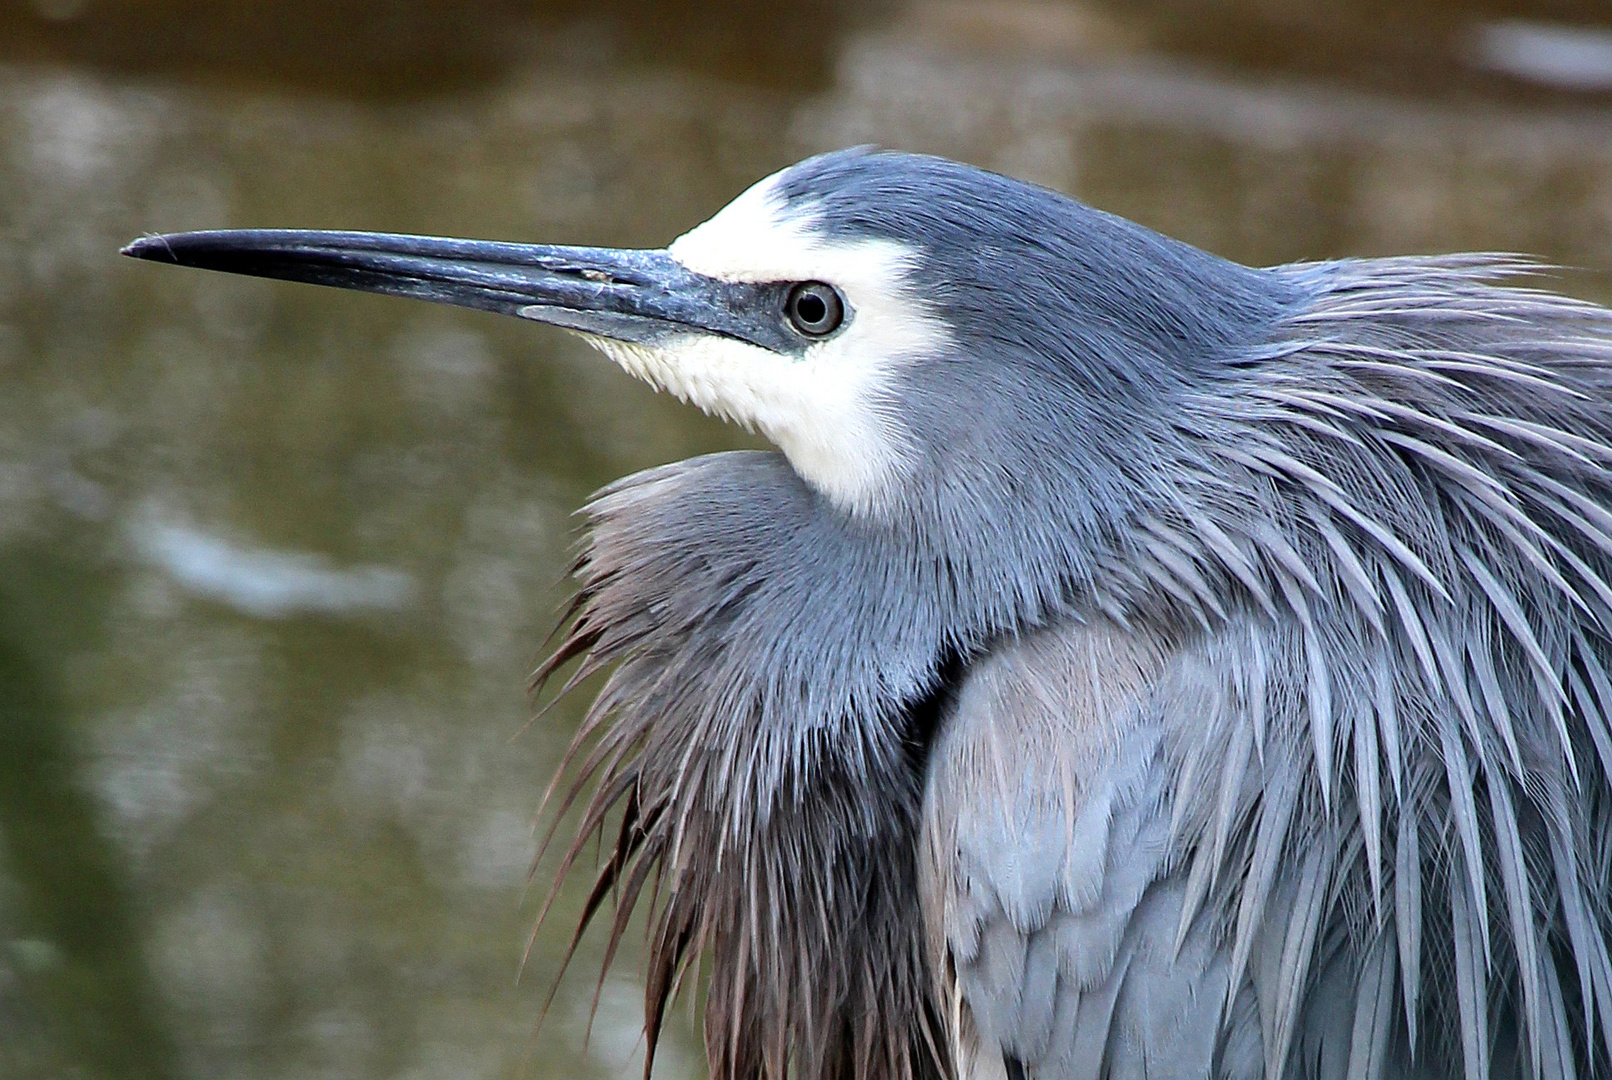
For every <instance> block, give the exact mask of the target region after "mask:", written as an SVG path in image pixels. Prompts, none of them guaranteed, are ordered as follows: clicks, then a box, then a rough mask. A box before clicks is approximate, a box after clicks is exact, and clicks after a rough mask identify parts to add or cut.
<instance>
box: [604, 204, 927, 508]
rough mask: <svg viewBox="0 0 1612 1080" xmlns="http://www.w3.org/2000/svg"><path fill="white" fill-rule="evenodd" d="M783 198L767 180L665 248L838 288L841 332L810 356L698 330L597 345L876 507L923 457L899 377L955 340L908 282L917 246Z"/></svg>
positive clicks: (734, 270)
mask: <svg viewBox="0 0 1612 1080" xmlns="http://www.w3.org/2000/svg"><path fill="white" fill-rule="evenodd" d="M777 191H778V189H777V177H776V176H772V177H769V178H767V179H766V180H763V181H761V182H760V183H759V184H756V185H755V186H754V187H752V188H750V189H749V190H748V191H746V192H745V193H744V194H742V195H740V196H739V197H738V198H737V199H735V200H734V201H733V202H731V203H729V204H728V205H727V206H726V207H725V208H723V209H722V210H721V211H720V212H719V213H718V214H717V215H716V216H715V217H713V218H711V219H710V220H709V221H707V222H705V223H704V224H703V225H700V226H698V227H697V228H695V229H693V230H692V231H690V232H688V233H686V234H685V235H683V236H682V237H680V238H679V239H677V240H676V241H675V242H673V243H672V244H671V245H670V247H669V248H668V249H667V251H668V253H669V254H670V255H671V256H672V258H674V259H676V260H677V261H678V262H680V263H682V264H683V265H684V266H686V267H688V268H689V269H690V270H693V271H695V272H696V273H700V274H704V275H706V276H708V277H715V278H720V279H723V280H726V281H768V282H771V281H782V282H795V281H823V282H827V283H828V284H830V285H833V286H835V287H836V288H838V289H839V290H840V292H841V294H842V295H843V296H844V297H845V300H846V308H847V314H846V322H845V325H844V326H843V327H841V329H840V330H839V331H837V332H836V333H834V334H831V335H830V336H828V337H826V338H824V339H823V340H822V341H819V342H817V343H815V344H813V345H810V346H809V347H807V348H806V349H805V351H804V353H803V354H801V355H799V356H785V355H779V354H777V353H774V352H771V351H769V350H767V349H763V348H761V347H760V346H757V345H752V344H749V343H746V342H742V341H735V340H733V339H731V338H723V337H716V336H710V335H703V334H693V333H691V334H688V335H685V336H680V337H675V338H671V339H668V340H665V341H658V342H655V343H654V344H652V345H642V344H629V343H624V342H619V341H612V340H607V339H603V338H597V337H592V336H589V337H588V340H589V341H590V342H592V343H593V344H594V345H595V346H597V347H598V348H599V349H600V350H601V351H603V352H604V353H605V354H606V355H607V356H609V357H610V358H611V359H613V360H615V361H616V362H617V363H618V364H620V365H621V366H622V367H623V368H625V369H626V370H627V371H628V372H630V373H631V374H633V375H636V376H637V377H638V378H641V379H643V380H645V381H646V382H648V383H650V384H651V385H653V386H655V387H657V388H658V389H661V390H664V391H666V392H668V393H671V394H674V395H676V396H677V397H679V398H681V399H683V400H684V401H688V402H691V403H693V404H694V405H697V406H699V407H700V408H701V409H703V410H705V411H706V412H708V413H711V414H712V415H715V416H719V417H722V418H724V419H727V420H732V421H735V422H736V423H739V424H742V425H744V426H746V427H750V428H754V429H757V430H759V431H760V432H761V433H762V434H763V435H765V436H766V437H767V438H768V439H770V440H771V441H772V442H773V443H775V444H776V445H777V446H778V448H779V449H780V450H782V451H783V452H784V454H785V456H786V457H788V458H789V462H790V464H791V465H792V466H793V467H794V469H795V471H796V472H797V473H799V474H800V476H801V477H802V478H803V479H804V480H805V481H806V482H807V483H809V484H811V485H812V486H813V487H815V488H816V489H817V490H818V491H820V492H822V493H823V494H824V495H826V496H827V497H828V498H830V499H831V500H833V502H834V503H835V504H836V505H838V506H839V507H841V508H842V509H844V510H847V511H850V512H853V513H871V512H876V511H877V510H878V508H879V507H880V506H882V505H887V504H888V501H889V498H890V496H891V495H892V493H893V492H894V491H895V490H896V486H897V485H898V484H899V483H900V482H901V480H902V478H903V476H904V475H905V474H906V472H907V467H908V464H909V462H910V460H911V455H912V435H911V433H910V432H909V431H908V430H907V429H906V427H905V426H904V425H903V424H902V422H901V421H900V419H899V418H898V417H897V416H896V415H895V412H894V410H893V408H892V407H891V401H890V397H889V395H890V393H891V388H892V383H893V379H892V376H893V374H894V372H895V371H896V370H897V368H898V367H899V366H900V365H901V364H902V363H903V362H904V361H906V360H910V359H912V358H914V357H917V356H921V355H925V354H933V353H936V352H938V351H940V350H941V349H943V348H944V347H945V346H946V344H947V341H948V338H949V334H948V331H947V328H946V325H945V323H944V322H942V321H941V319H940V318H939V317H938V316H935V315H933V314H932V313H930V312H929V311H928V309H927V308H926V307H925V305H924V304H923V303H922V302H921V301H920V300H919V299H917V298H915V297H912V296H910V295H909V294H908V293H907V291H906V289H905V287H904V282H905V279H906V276H907V272H908V270H909V268H910V267H911V266H912V265H913V263H914V260H915V257H916V256H915V253H914V252H913V251H912V250H911V249H909V248H907V247H905V246H903V245H901V244H898V243H894V242H892V241H882V240H863V241H856V242H851V243H847V242H843V241H833V240H829V239H827V238H826V237H824V236H823V235H822V233H821V232H819V231H818V230H816V229H815V228H813V224H814V223H813V220H812V219H811V217H810V215H809V214H798V213H797V214H793V215H792V214H789V213H787V212H786V210H785V207H784V203H783V200H782V198H780V197H779V195H778V193H777Z"/></svg>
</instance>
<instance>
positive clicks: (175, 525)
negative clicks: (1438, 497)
mask: <svg viewBox="0 0 1612 1080" xmlns="http://www.w3.org/2000/svg"><path fill="white" fill-rule="evenodd" d="M1333 8H1334V5H1331V4H1323V3H1320V2H1319V0H1316V2H1313V3H1310V2H1293V3H1287V4H1283V3H1279V2H1277V0H1267V2H1253V0H1249V2H1236V0H1156V2H1151V3H1126V4H1121V3H1118V2H1116V3H1114V4H1113V5H1104V4H1101V3H1090V4H1079V3H1073V2H1056V0H1023V2H1017V0H1000V2H986V3H963V2H944V0H930V2H918V3H898V2H894V0H891V2H888V3H883V4H877V5H871V6H869V5H852V4H849V3H846V4H835V3H833V2H832V0H806V2H796V3H789V4H776V3H756V4H748V3H739V2H738V0H732V2H729V3H724V4H716V5H706V6H700V7H685V6H682V5H677V4H669V3H659V4H644V3H637V2H635V3H626V2H625V0H623V2H621V3H606V4H602V5H601V4H584V3H580V2H578V3H563V2H548V3H529V4H523V3H515V2H513V0H508V2H505V0H475V2H468V0H467V2H466V3H463V4H449V3H445V2H435V3H432V2H425V0H420V2H417V3H413V4H401V3H380V2H379V0H377V2H375V3H365V2H361V0H327V2H324V3H320V4H305V3H287V4H281V5H276V6H275V7H274V10H273V11H272V13H271V12H270V11H268V10H267V9H264V10H261V11H260V9H259V7H256V6H238V5H216V4H211V3H202V2H201V0H190V2H166V3H163V2H155V0H147V2H136V0H121V2H119V0H99V2H98V0H34V2H33V3H32V4H31V5H14V6H13V7H10V8H7V9H5V10H4V12H0V1075H3V1076H6V1077H13V1076H14V1077H24V1078H31V1077H56V1076H68V1075H71V1076H79V1077H175V1078H178V1077H210V1076H230V1077H240V1078H247V1080H252V1078H264V1080H269V1078H277V1077H298V1078H305V1077H323V1076H329V1077H340V1078H343V1080H362V1078H370V1077H374V1078H382V1077H387V1078H391V1077H400V1078H403V1077H406V1078H418V1080H429V1078H437V1077H442V1078H450V1077H451V1078H476V1077H535V1078H544V1077H560V1076H587V1075H594V1076H630V1075H636V1072H637V1070H638V1069H639V1068H640V1065H639V1063H638V1062H636V1061H635V1060H634V1054H635V1053H636V1052H637V1051H638V1050H639V1049H640V1048H639V1028H638V1024H639V1020H640V1016H639V1004H638V996H639V994H640V992H641V989H640V986H639V984H638V982H637V981H636V968H635V966H634V958H633V957H632V956H627V957H626V958H624V960H623V961H622V962H621V963H620V964H619V965H618V967H617V970H616V972H615V973H614V974H612V975H611V976H610V977H609V979H608V980H607V981H606V982H605V984H604V986H603V989H602V992H601V994H600V998H599V1016H598V1019H597V1022H596V1024H595V1025H594V1030H593V1040H592V1044H591V1048H589V1049H586V1050H585V1049H584V1045H583V1037H584V1032H585V1028H586V1024H587V1016H588V1011H589V1005H590V1001H591V999H592V993H593V990H594V980H593V978H592V976H593V973H594V972H595V971H596V970H597V964H598V959H599V956H598V947H597V944H596V943H594V942H592V941H591V939H590V940H588V941H585V942H584V945H583V947H582V951H581V953H580V955H579V959H578V961H577V970H576V972H575V973H574V974H573V977H571V978H570V979H568V980H567V981H566V982H565V983H564V984H563V986H562V989H561V993H560V997H559V999H558V1001H557V1003H556V1005H555V1006H554V1009H553V1011H552V1013H551V1015H550V1019H549V1020H548V1022H547V1023H546V1025H545V1026H544V1027H543V1028H542V1030H541V1031H540V1032H537V1031H536V1027H535V1025H536V1020H537V1015H538V1011H539V1008H540V1006H541V1003H542V999H543V996H544V993H545V992H546V990H547V988H548V986H549V984H550V982H551V981H552V979H553V978H554V976H555V973H556V971H557V969H558V963H559V958H560V956H561V955H562V953H563V950H564V948H565V946H566V944H567V943H568V940H569V934H570V925H571V924H570V921H569V920H570V919H571V917H572V916H573V915H574V913H575V911H576V908H577V906H578V904H579V902H580V898H581V892H582V890H581V889H579V888H572V889H569V890H566V891H565V892H564V893H563V894H562V898H561V901H560V903H559V906H558V912H557V915H556V917H555V918H554V920H553V921H552V922H551V923H550V924H549V925H548V926H547V927H546V928H545V929H544V930H543V931H542V933H541V934H539V935H538V936H537V937H536V938H535V939H533V940H532V941H531V948H530V954H529V957H528V958H527V960H526V962H525V966H524V971H523V972H522V973H521V978H520V980H519V982H517V973H518V972H521V959H522V956H523V952H524V951H525V950H526V948H527V944H528V936H529V933H530V929H531V924H532V920H533V918H534V916H535V913H536V906H537V901H538V900H539V899H540V898H541V894H542V891H543V887H544V886H545V885H546V882H547V877H548V871H547V868H546V867H539V869H538V870H537V873H536V879H535V880H536V885H534V886H533V887H532V888H531V889H530V890H529V889H528V886H527V881H528V874H529V872H530V871H531V867H532V859H533V855H534V852H535V849H536V844H535V838H534V833H533V817H534V813H535V810H536V805H537V801H538V797H539V794H540V791H541V787H542V784H543V783H544V782H545V781H546V780H547V778H548V776H549V773H550V772H551V770H552V769H553V767H554V764H555V761H556V758H557V755H558V753H559V751H560V750H561V749H562V748H563V746H564V744H565V742H566V740H567V738H568V734H569V731H570V730H571V728H572V726H573V725H574V723H575V720H576V715H577V714H576V708H575V705H574V704H573V705H570V706H562V707H561V708H560V709H558V710H556V711H555V712H553V713H551V714H549V716H547V717H545V718H544V719H543V720H542V721H541V722H540V723H536V724H532V725H530V726H528V723H527V722H528V720H529V719H530V718H531V715H532V711H533V705H532V703H531V702H530V701H529V700H528V698H527V696H526V694H525V690H524V684H525V679H526V676H527V673H528V672H529V671H530V669H531V667H532V666H533V661H534V659H535V658H536V657H537V655H538V653H539V650H540V647H541V642H542V640H543V638H544V636H545V635H546V633H547V632H548V630H549V629H550V628H551V626H552V623H553V621H554V619H555V617H556V614H557V611H558V608H559V605H560V604H561V602H562V601H563V599H564V597H565V594H566V589H565V583H564V570H565V565H566V562H567V558H568V552H569V545H570V544H571V542H572V540H573V539H574V525H573V520H572V518H571V516H570V515H571V512H572V511H573V510H574V509H575V508H576V507H577V506H578V505H579V504H580V503H581V502H582V501H583V500H584V499H585V497H586V496H587V494H588V493H589V492H590V491H591V490H593V489H594V488H595V487H597V486H598V485H600V484H602V483H604V482H606V481H608V480H610V479H611V478H614V477H616V476H619V475H621V474H623V473H626V472H629V471H632V470H634V469H638V468H641V467H644V466H647V465H650V464H654V463H657V462H662V461H667V460H671V459H675V458H678V457H683V456H687V455H689V454H694V453H700V452H704V451H707V450H712V449H717V448H721V447H727V446H735V445H746V444H747V440H746V437H745V436H743V435H742V434H740V433H737V432H735V431H733V430H730V429H726V428H723V427H720V426H718V425H716V424H714V423H712V422H710V421H708V420H705V419H704V418H702V417H700V416H698V415H695V414H692V413H691V412H689V411H688V410H686V409H684V408H682V407H680V406H678V405H677V404H676V403H674V402H669V401H666V400H662V399H660V398H657V397H655V396H654V395H652V394H651V393H649V392H648V391H647V390H646V389H644V388H642V387H640V386H638V385H637V384H635V383H633V382H631V381H630V380H629V379H628V378H627V377H626V376H624V375H622V374H621V373H619V372H618V371H616V370H614V369H613V368H611V367H610V366H609V365H607V364H606V363H605V362H604V361H602V360H601V359H600V358H598V357H596V356H594V355H592V354H590V353H589V352H588V351H587V350H586V349H585V347H583V346H581V345H579V344H577V343H575V342H573V341H571V340H570V339H568V338H566V337H564V336H563V335H561V334H559V333H557V332H551V331H548V330H546V329H541V328H536V327H532V326H528V325H523V324H520V323H517V322H516V321H515V320H509V319H499V318H497V317H494V316H490V315H481V314H477V313H471V312H463V311H457V310H447V309H438V308H434V307H426V306H423V305H414V304H410V303H407V302H403V301H398V300H393V299H386V298H377V297H371V296H361V295H356V294H351V293H334V292H326V291H321V290H316V289H309V288H305V287H298V286H289V285H281V284H275V283H269V282H263V281H254V280H244V279H232V278H227V277H223V276H218V275H208V274H202V273H192V272H180V271H177V270H169V269H164V268H161V267H154V266H151V265H149V264H136V263H134V262H131V261H129V260H123V259H119V258H117V257H116V255H115V252H116V250H117V248H118V247H119V246H120V245H121V244H122V243H123V242H125V241H127V240H128V239H129V238H131V237H133V236H136V235H138V234H140V233H144V232H154V231H167V230H175V229H187V228H201V227H225V226H269V225H284V226H304V227H343V228H371V229H382V230H388V231H399V232H402V231H407V232H432V233H446V234H454V235H464V236H485V237H500V238H508V239H531V240H553V241H562V242H579V243H591V244H612V245H615V244H621V245H659V244H662V243H664V242H666V241H667V240H669V239H671V238H672V237H673V236H675V235H676V234H678V233H679V232H681V231H682V230H684V229H686V228H688V227H689V226H691V225H693V224H695V223H696V222H698V221H699V220H701V219H702V218H703V217H705V216H706V215H707V214H709V213H710V212H711V211H713V210H714V209H716V208H717V207H718V206H720V205H721V204H722V203H723V202H725V201H726V199H727V198H729V197H730V196H731V195H733V194H734V193H736V192H737V191H739V190H740V189H741V188H742V187H744V186H745V185H747V184H748V183H750V182H751V181H753V180H755V179H756V178H758V177H760V176H762V175H764V174H765V173H767V172H770V171H772V170H773V169H775V168H778V167H780V166H782V165H784V164H786V163H788V162H790V161H793V160H795V159H797V158H799V157H801V156H804V155H805V154H807V153H811V152H814V151H818V150H823V149H829V148H833V147H838V146H842V145H847V144H853V143H862V142H875V143H881V144H885V145H889V146H896V147H902V148H906V149H913V150H924V151H932V152H937V153H943V154H947V155H951V156H954V157H958V158H962V159H965V160H968V161H971V162H975V163H977V164H980V165H984V166H988V167H991V168H995V169H998V170H1001V171H1004V172H1008V173H1012V174H1014V175H1018V176H1022V177H1025V178H1028V179H1031V180H1035V181H1037V182H1040V183H1044V184H1049V185H1052V186H1054V187H1058V188H1061V189H1063V190H1066V191H1070V192H1073V193H1075V194H1077V195H1079V196H1081V197H1082V198H1085V199H1087V200H1088V201H1091V202H1094V203H1096V204H1098V205H1100V206H1103V207H1105V208H1107V209H1110V210H1114V211H1116V212H1119V213H1122V214H1126V215H1128V216H1131V217H1134V218H1137V219H1139V220H1141V221H1143V222H1144V223H1146V224H1149V225H1152V226H1154V227H1156V228H1160V229H1163V230H1165V231H1167V232H1170V233H1173V234H1175V235H1178V236H1181V237H1183V238H1185V239H1188V240H1190V241H1193V242H1195V243H1198V244H1201V245H1204V246H1207V247H1210V248H1212V249H1214V250H1216V251H1218V252H1220V253H1222V254H1225V255H1228V256H1231V257H1234V258H1238V259H1242V260H1245V261H1250V262H1261V263H1268V262H1276V261H1284V260H1289V259H1299V258H1322V257H1332V256H1339V255H1351V254H1383V253H1392V252H1407V251H1437V250H1451V249H1467V248H1486V249H1506V250H1516V251H1525V252H1530V253H1533V254H1536V255H1539V256H1541V257H1543V258H1544V259H1546V260H1549V261H1551V262H1554V263H1558V264H1561V265H1564V266H1572V267H1579V268H1582V271H1581V272H1577V273H1574V274H1571V275H1568V276H1565V277H1564V278H1562V279H1561V281H1560V282H1559V283H1558V284H1559V286H1560V287H1563V288H1566V289H1568V290H1570V291H1573V292H1576V293H1579V294H1581V295H1586V296H1592V297H1596V298H1599V299H1602V300H1606V299H1608V298H1612V276H1609V273H1608V271H1609V270H1612V96H1608V94H1609V90H1612V44H1609V42H1612V38H1609V37H1608V36H1607V35H1608V32H1609V31H1608V26H1609V25H1612V24H1606V25H1601V26H1597V25H1595V22H1594V20H1595V18H1596V17H1597V16H1596V12H1597V10H1599V8H1598V6H1597V5H1590V4H1587V3H1586V4H1574V3H1572V2H1571V0H1559V2H1556V3H1549V4H1533V5H1529V4H1525V3H1520V2H1519V3H1501V2H1499V0H1496V2H1493V3H1488V2H1474V3H1469V4H1434V3H1431V2H1420V3H1410V4H1404V3H1398V4H1388V3H1386V2H1384V3H1364V4H1361V5H1358V6H1357V9H1356V10H1353V11H1351V12H1350V13H1349V14H1347V15H1343V14H1340V13H1337V12H1336V11H1334V10H1333ZM658 1069H659V1072H660V1075H663V1076H667V1077H683V1076H697V1075H700V1074H701V1072H702V1057H701V1051H700V1049H699V1042H698V1038H697V1035H696V1033H695V1029H694V1026H693V1025H692V1024H690V1023H688V1022H686V1021H683V1020H681V1019H680V1020H679V1021H678V1022H677V1023H676V1024H675V1025H674V1030H673V1031H672V1032H671V1034H670V1036H669V1038H668V1041H667V1043H666V1044H664V1049H663V1051H662V1057H661V1059H660V1061H659V1064H658Z"/></svg>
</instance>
